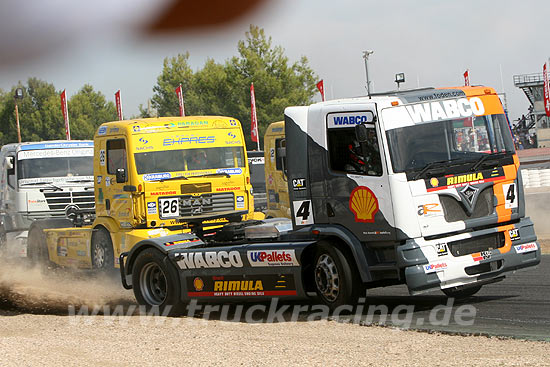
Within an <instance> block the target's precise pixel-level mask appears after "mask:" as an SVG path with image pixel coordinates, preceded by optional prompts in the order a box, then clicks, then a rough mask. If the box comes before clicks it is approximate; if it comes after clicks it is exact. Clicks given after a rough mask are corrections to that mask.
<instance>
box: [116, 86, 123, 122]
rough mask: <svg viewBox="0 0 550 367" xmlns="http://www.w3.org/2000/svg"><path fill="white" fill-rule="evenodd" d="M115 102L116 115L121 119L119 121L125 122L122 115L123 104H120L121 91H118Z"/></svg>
mask: <svg viewBox="0 0 550 367" xmlns="http://www.w3.org/2000/svg"><path fill="white" fill-rule="evenodd" d="M115 102H116V114H117V117H118V119H119V121H122V120H124V116H123V115H122V103H121V102H120V89H119V90H117V91H116V93H115Z"/></svg>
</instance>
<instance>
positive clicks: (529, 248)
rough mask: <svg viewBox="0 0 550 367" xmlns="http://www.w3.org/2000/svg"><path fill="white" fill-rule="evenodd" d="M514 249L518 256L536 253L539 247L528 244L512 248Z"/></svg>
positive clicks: (532, 243)
mask: <svg viewBox="0 0 550 367" xmlns="http://www.w3.org/2000/svg"><path fill="white" fill-rule="evenodd" d="M514 249H515V250H516V252H517V253H518V254H523V253H526V252H532V251H537V250H538V249H539V246H538V245H537V243H536V242H529V243H524V244H523V245H516V246H514Z"/></svg>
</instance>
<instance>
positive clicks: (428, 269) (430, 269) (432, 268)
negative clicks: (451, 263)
mask: <svg viewBox="0 0 550 367" xmlns="http://www.w3.org/2000/svg"><path fill="white" fill-rule="evenodd" d="M445 269H447V263H446V262H437V263H431V264H428V265H424V272H425V273H426V274H427V273H435V272H437V271H443V270H445Z"/></svg>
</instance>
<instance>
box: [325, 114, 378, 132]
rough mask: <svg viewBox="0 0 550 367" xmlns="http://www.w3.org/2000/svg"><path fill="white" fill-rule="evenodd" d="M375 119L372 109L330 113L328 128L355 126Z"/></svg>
mask: <svg viewBox="0 0 550 367" xmlns="http://www.w3.org/2000/svg"><path fill="white" fill-rule="evenodd" d="M373 121H374V113H372V111H359V112H345V113H329V114H328V115H327V123H328V128H329V129H331V128H338V127H353V126H355V125H359V124H365V123H368V122H373Z"/></svg>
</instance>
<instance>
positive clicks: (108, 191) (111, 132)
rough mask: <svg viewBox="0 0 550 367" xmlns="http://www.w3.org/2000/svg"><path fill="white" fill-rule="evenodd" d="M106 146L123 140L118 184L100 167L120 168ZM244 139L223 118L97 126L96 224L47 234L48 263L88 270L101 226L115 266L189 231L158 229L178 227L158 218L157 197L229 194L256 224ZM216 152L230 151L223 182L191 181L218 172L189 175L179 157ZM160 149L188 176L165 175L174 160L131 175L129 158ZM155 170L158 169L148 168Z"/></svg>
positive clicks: (179, 173)
mask: <svg viewBox="0 0 550 367" xmlns="http://www.w3.org/2000/svg"><path fill="white" fill-rule="evenodd" d="M113 140H119V141H123V142H124V147H123V148H124V149H125V151H124V153H123V154H121V156H123V157H124V160H125V163H122V164H123V165H125V166H126V177H127V181H126V182H124V183H117V182H116V175H115V173H114V172H111V173H109V172H108V169H107V167H108V165H109V164H111V165H112V166H113V167H117V165H118V164H120V163H119V162H120V161H118V162H117V163H114V162H112V161H113V159H111V158H110V157H109V155H108V154H107V147H108V141H110V143H109V144H113V142H112V141H113ZM244 141H245V140H244V136H243V133H242V129H241V124H240V122H239V121H238V120H236V119H233V118H230V117H212V116H190V117H163V118H150V119H137V120H127V121H115V122H107V123H104V124H102V125H101V126H100V127H99V129H98V130H97V132H96V134H95V136H94V177H95V180H94V181H95V185H94V186H95V187H94V190H95V198H96V219H95V221H94V223H93V224H92V226H91V227H83V228H62V229H50V230H46V231H45V232H46V233H47V238H48V249H49V256H50V260H51V261H53V262H54V263H56V264H59V265H63V266H77V267H81V268H90V267H91V254H90V247H91V234H92V228H99V227H105V228H106V229H107V230H108V231H109V232H110V234H111V239H112V243H113V250H114V256H115V259H114V261H115V265H116V266H118V255H120V253H121V252H125V251H129V250H131V249H132V247H133V246H134V245H135V244H136V243H137V242H139V241H140V240H142V239H146V238H151V237H159V236H161V235H168V234H175V233H182V232H184V231H187V232H188V230H182V229H178V230H170V229H168V228H163V227H168V226H177V225H180V224H181V222H180V221H178V220H176V219H162V218H161V217H160V214H159V213H160V209H159V198H163V197H170V196H178V195H187V194H190V195H192V196H193V197H197V198H198V197H200V196H201V195H203V194H210V193H212V194H216V193H223V192H233V193H234V198H235V202H234V205H233V209H232V210H247V211H248V214H247V215H244V218H243V219H244V220H246V219H249V218H257V215H255V214H254V213H253V208H254V202H253V197H252V195H251V194H250V191H251V189H252V186H251V185H250V172H249V169H248V160H247V157H246V149H245V148H244ZM220 147H222V148H223V147H229V148H231V149H230V151H231V152H232V154H233V156H232V157H229V158H228V157H227V156H226V157H224V159H225V162H226V164H229V165H230V166H229V168H224V169H225V170H229V171H231V172H230V173H231V175H230V177H229V178H227V177H225V176H210V177H195V178H194V177H193V176H196V175H202V174H211V173H216V172H217V169H202V170H191V167H190V166H188V163H187V162H188V161H190V160H189V158H188V157H187V156H186V155H185V154H186V152H188V151H189V150H191V149H196V148H201V149H205V150H207V149H208V148H220ZM239 150H240V151H241V152H240V153H239V152H238V151H239ZM111 151H112V145H111ZM162 151H174V153H173V154H176V155H178V157H181V161H182V162H183V164H184V166H185V168H187V170H184V171H172V170H171V169H172V168H173V167H174V162H164V161H163V162H161V163H165V166H164V167H163V168H162V170H161V173H158V174H155V173H153V174H139V173H138V169H137V165H136V158H135V157H136V154H139V153H154V152H162ZM180 151H181V155H179V154H180ZM239 154H240V155H241V157H242V161H241V164H240V165H239V164H238V158H237V157H238V156H239ZM111 157H114V154H113V155H112V156H111ZM109 159H111V160H109ZM178 159H179V158H178ZM231 159H232V160H233V162H231ZM182 162H178V163H182ZM227 162H231V163H227ZM157 164H158V163H157ZM231 167H232V168H231ZM155 169H158V167H157V166H155ZM156 172H159V171H158V170H157V171H156ZM155 175H157V176H155ZM163 175H164V176H163ZM175 176H185V177H187V179H186V180H185V179H176V180H171V181H164V182H158V181H156V182H155V181H154V180H156V179H157V180H158V179H159V178H165V177H175ZM125 186H134V187H135V188H136V191H134V192H129V191H124V187H125ZM188 190H190V191H191V192H189V191H188ZM238 197H242V198H244V202H243V200H241V201H240V202H238V200H237V198H238ZM152 206H154V207H152ZM224 222H226V220H223V219H217V220H214V221H211V222H210V223H212V225H220V224H223V223H224ZM138 228H139V229H138ZM65 255H66V256H65Z"/></svg>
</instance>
